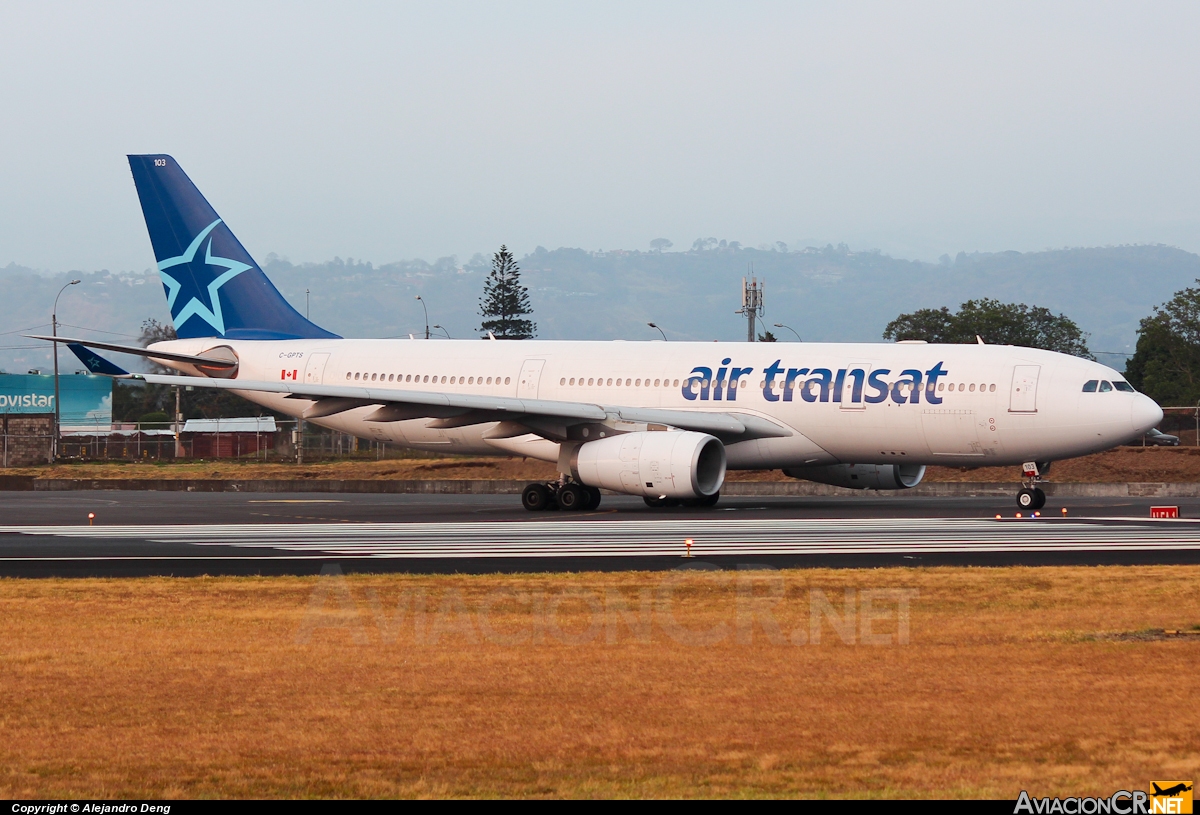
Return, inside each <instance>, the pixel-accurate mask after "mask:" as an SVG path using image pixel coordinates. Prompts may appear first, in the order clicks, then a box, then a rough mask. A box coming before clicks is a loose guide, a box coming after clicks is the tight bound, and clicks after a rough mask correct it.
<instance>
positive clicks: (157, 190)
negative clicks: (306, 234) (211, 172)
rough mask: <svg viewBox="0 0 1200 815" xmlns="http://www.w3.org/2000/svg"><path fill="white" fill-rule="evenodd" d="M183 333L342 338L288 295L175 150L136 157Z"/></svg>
mask: <svg viewBox="0 0 1200 815" xmlns="http://www.w3.org/2000/svg"><path fill="white" fill-rule="evenodd" d="M129 167H130V169H131V170H132V171H133V183H134V184H135V185H136V186H137V191H138V198H139V199H140V200H141V202H142V214H143V215H145V217H146V229H147V231H149V233H150V243H151V244H152V245H153V246H154V257H155V259H156V260H157V261H158V273H159V275H160V276H161V277H162V282H163V288H164V290H165V291H166V295H167V306H168V307H169V308H170V309H171V320H172V321H173V322H174V324H175V333H176V334H177V335H178V336H179V337H180V338H185V339H186V338H190V337H227V338H229V339H264V340H282V339H323V338H337V335H336V334H331V333H330V332H328V331H326V330H325V329H323V328H320V327H318V326H316V325H314V324H313V323H310V322H309V321H308V320H306V319H305V318H304V317H303V316H302V315H301V314H300V312H298V311H296V310H295V309H294V308H292V307H291V305H290V304H288V302H287V300H285V299H283V295H281V294H280V293H279V290H278V289H276V288H275V286H273V285H272V284H271V281H270V280H268V279H267V276H266V275H265V274H263V271H262V269H260V268H259V267H258V264H257V263H255V262H254V258H252V257H250V254H249V253H248V252H247V251H246V250H245V249H244V248H243V247H242V244H241V243H240V242H238V239H237V238H235V237H234V235H233V233H232V232H231V231H230V230H229V227H228V226H226V225H225V222H224V221H222V220H221V216H219V215H217V213H216V210H214V209H213V208H212V207H211V206H210V205H209V203H208V201H206V200H205V199H204V196H203V195H201V194H200V190H198V189H196V185H195V184H193V183H192V181H191V179H190V178H188V177H187V174H186V173H184V172H183V170H182V169H181V168H180V166H179V164H178V163H177V162H176V161H175V159H173V158H171V157H170V156H130V157H129Z"/></svg>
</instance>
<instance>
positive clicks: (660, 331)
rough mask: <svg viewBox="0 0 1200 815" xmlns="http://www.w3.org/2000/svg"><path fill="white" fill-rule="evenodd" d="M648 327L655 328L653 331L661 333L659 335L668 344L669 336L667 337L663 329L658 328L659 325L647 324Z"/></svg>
mask: <svg viewBox="0 0 1200 815" xmlns="http://www.w3.org/2000/svg"><path fill="white" fill-rule="evenodd" d="M646 325H648V326H650V327H651V328H653V329H655V330H656V331H658V333H659V334H662V338H663V342H666V341H667V335H666V333H665V332H664V331H663V330H662V329H661V328H659V327H658V326H657V325H655V324H654V323H646Z"/></svg>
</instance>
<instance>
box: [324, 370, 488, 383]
mask: <svg viewBox="0 0 1200 815" xmlns="http://www.w3.org/2000/svg"><path fill="white" fill-rule="evenodd" d="M346 378H347V379H353V380H355V381H359V380H361V381H363V382H404V383H409V382H411V383H413V384H418V383H420V384H422V385H424V384H430V385H446V384H449V385H492V384H496V385H507V384H509V383H510V382H511V381H512V378H511V377H508V376H506V377H503V380H502V379H501V377H498V376H496V377H492V376H489V377H488V378H487V381H486V382H485V381H484V378H483V377H482V376H451V377H449V378H448V379H449V381H448V382H447V377H444V376H443V377H441V379H438V377H437V376H430V375H428V374H426V375H424V376H422V375H421V374H380V373H374V374H367V373H362V372H356V373H351V372H350V371H346Z"/></svg>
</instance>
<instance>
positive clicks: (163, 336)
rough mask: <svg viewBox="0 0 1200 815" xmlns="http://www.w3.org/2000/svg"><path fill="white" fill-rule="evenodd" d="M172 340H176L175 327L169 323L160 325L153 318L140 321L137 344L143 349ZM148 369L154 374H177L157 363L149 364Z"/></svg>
mask: <svg viewBox="0 0 1200 815" xmlns="http://www.w3.org/2000/svg"><path fill="white" fill-rule="evenodd" d="M173 339H177V337H176V336H175V326H173V325H170V324H169V323H160V322H159V321H158V320H156V319H154V318H153V317H151V318H150V319H149V320H142V333H141V336H139V337H138V343H139V344H141V346H142V347H143V348H146V347H149V346H150V345H152V344H154V343H156V342H166V341H167V340H173ZM150 367H151V369H152V370H153V372H154V373H156V374H173V373H177V371H175V370H173V369H171V368H167V367H166V366H164V365H159V364H158V363H157V362H151V363H150Z"/></svg>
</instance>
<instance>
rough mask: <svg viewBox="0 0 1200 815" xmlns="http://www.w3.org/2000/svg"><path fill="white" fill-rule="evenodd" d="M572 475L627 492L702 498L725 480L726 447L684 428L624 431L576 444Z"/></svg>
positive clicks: (590, 483)
mask: <svg viewBox="0 0 1200 815" xmlns="http://www.w3.org/2000/svg"><path fill="white" fill-rule="evenodd" d="M571 475H573V476H574V477H575V478H576V480H578V481H580V482H582V483H584V484H587V485H588V486H589V487H603V488H604V489H606V490H612V491H614V492H623V493H626V494H629V495H647V496H651V497H655V498H656V497H659V496H666V497H667V498H685V499H686V498H702V497H705V496H709V495H715V494H716V493H717V492H718V491H720V489H721V485H722V484H724V483H725V446H724V445H723V444H721V442H720V441H718V440H717V439H715V438H713V437H712V436H709V435H708V434H706V433H694V432H692V431H689V430H683V431H674V430H668V431H661V430H650V431H639V432H636V433H623V434H621V435H619V436H611V437H609V438H607V439H598V440H596V441H589V442H587V443H585V444H583V445H581V446H580V447H579V448H578V449H577V450H576V451H575V453H574V454H573V455H572V456H571Z"/></svg>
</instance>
